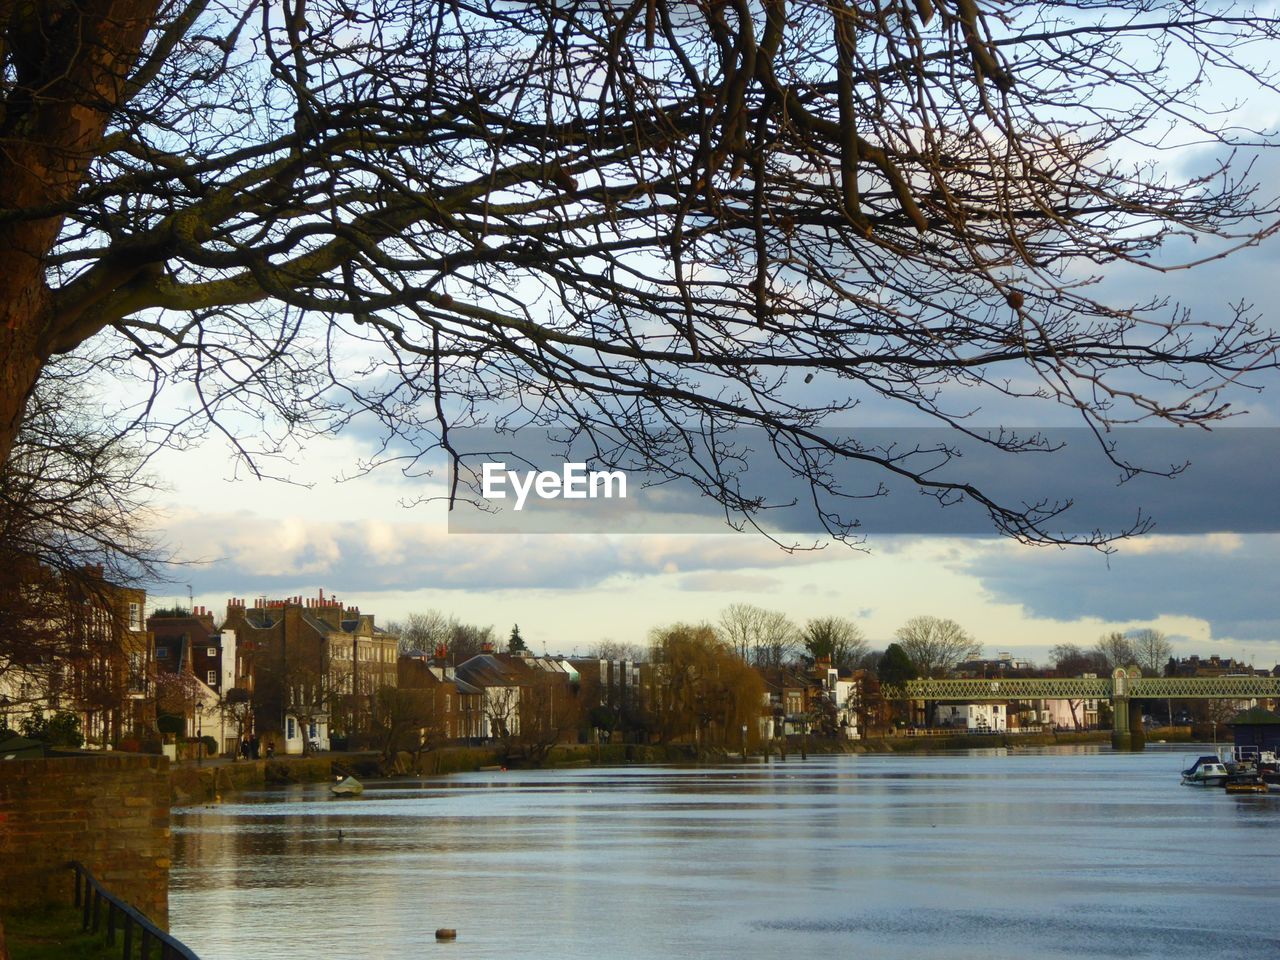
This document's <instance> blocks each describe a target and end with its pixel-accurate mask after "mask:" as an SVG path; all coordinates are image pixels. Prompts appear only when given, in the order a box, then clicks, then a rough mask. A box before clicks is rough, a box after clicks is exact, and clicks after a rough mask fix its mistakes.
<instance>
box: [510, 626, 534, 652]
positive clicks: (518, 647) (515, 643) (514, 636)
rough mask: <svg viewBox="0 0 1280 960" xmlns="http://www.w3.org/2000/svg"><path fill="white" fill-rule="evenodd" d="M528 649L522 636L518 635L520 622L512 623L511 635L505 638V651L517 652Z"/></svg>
mask: <svg viewBox="0 0 1280 960" xmlns="http://www.w3.org/2000/svg"><path fill="white" fill-rule="evenodd" d="M528 649H529V648H528V646H526V645H525V642H524V637H522V636H520V624H518V623H516V624H512V626H511V636H510V637H508V638H507V653H519V652H520V651H522V650H528Z"/></svg>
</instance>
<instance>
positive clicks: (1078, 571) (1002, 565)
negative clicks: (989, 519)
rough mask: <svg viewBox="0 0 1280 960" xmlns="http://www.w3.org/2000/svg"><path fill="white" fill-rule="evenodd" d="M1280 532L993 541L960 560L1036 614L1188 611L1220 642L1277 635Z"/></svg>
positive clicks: (991, 588)
mask: <svg viewBox="0 0 1280 960" xmlns="http://www.w3.org/2000/svg"><path fill="white" fill-rule="evenodd" d="M1277 561H1280V536H1277V535H1274V534H1257V535H1249V536H1239V535H1235V534H1231V535H1218V534H1211V535H1206V536H1187V537H1153V538H1150V539H1149V540H1146V539H1139V540H1135V541H1133V542H1132V543H1128V544H1125V545H1124V546H1122V547H1121V549H1120V550H1119V552H1118V553H1116V554H1115V555H1113V556H1111V557H1109V558H1108V557H1103V556H1101V555H1100V554H1097V553H1094V552H1090V551H1078V550H1066V551H1063V550H1046V549H1034V548H1025V547H1019V546H1017V545H1016V544H1011V543H995V542H988V543H987V544H986V546H984V547H979V548H976V549H974V550H972V551H970V552H967V553H965V554H962V555H960V556H959V557H958V558H957V559H956V560H955V561H953V562H954V564H955V566H956V567H957V568H958V569H960V570H962V571H963V572H965V573H967V574H970V575H972V576H974V577H976V578H977V579H978V581H979V582H980V583H981V586H982V589H983V590H984V591H985V592H986V594H987V595H988V598H989V599H990V600H992V601H995V602H1001V603H1016V604H1020V605H1022V607H1023V608H1024V611H1025V612H1026V613H1027V614H1030V615H1032V616H1035V617H1041V618H1047V619H1051V620H1057V621H1068V622H1070V621H1078V620H1085V619H1088V618H1097V619H1100V620H1103V621H1110V622H1141V621H1155V620H1157V619H1159V618H1161V617H1165V618H1177V617H1185V618H1191V619H1193V620H1202V621H1205V622H1206V623H1207V624H1208V625H1209V627H1210V630H1211V631H1212V636H1213V639H1215V640H1236V641H1246V642H1269V641H1273V640H1275V639H1276V638H1280V611H1278V610H1277V608H1276V597H1277V595H1280V563H1278V562H1277Z"/></svg>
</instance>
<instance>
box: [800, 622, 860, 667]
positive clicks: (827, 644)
mask: <svg viewBox="0 0 1280 960" xmlns="http://www.w3.org/2000/svg"><path fill="white" fill-rule="evenodd" d="M803 642H804V649H805V652H806V653H807V654H808V657H809V659H810V660H814V661H816V660H817V659H818V658H819V657H827V658H828V659H830V661H831V665H832V666H833V667H835V668H836V669H837V670H839V671H840V672H841V673H842V674H847V673H849V672H850V671H851V670H853V668H854V666H855V665H856V664H857V662H858V661H859V660H861V659H862V658H863V656H865V655H866V653H867V651H868V650H870V649H871V645H870V644H869V643H867V641H866V638H864V637H863V635H862V630H861V628H859V626H858V625H857V624H856V623H854V622H853V621H852V620H847V619H845V618H844V617H815V618H813V619H812V620H810V621H809V622H808V623H806V624H805V625H804V632H803Z"/></svg>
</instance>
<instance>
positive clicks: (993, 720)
mask: <svg viewBox="0 0 1280 960" xmlns="http://www.w3.org/2000/svg"><path fill="white" fill-rule="evenodd" d="M933 716H934V721H933V725H934V726H935V727H956V728H961V729H964V730H967V731H968V732H970V733H1004V732H1006V731H1007V730H1008V729H1009V711H1008V708H1007V707H1006V705H1005V704H1003V703H940V704H938V705H937V706H936V707H935V708H934V714H933Z"/></svg>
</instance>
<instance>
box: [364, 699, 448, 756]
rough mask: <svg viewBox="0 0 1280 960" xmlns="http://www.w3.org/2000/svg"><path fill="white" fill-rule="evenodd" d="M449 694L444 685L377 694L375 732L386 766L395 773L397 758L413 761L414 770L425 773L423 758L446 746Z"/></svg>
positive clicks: (374, 720)
mask: <svg viewBox="0 0 1280 960" xmlns="http://www.w3.org/2000/svg"><path fill="white" fill-rule="evenodd" d="M445 696H446V694H445V690H444V687H443V685H441V684H431V685H429V686H423V687H382V688H380V689H379V690H378V691H377V693H376V694H374V701H373V730H374V732H375V733H376V734H377V735H378V737H379V740H380V746H381V751H382V766H383V769H385V770H392V769H395V768H396V765H397V762H398V761H397V754H398V753H399V752H400V751H405V752H407V753H409V754H410V755H411V756H412V757H413V769H414V772H416V773H421V772H422V756H423V754H425V753H429V752H430V751H432V750H434V749H436V747H438V746H439V745H440V744H441V743H443V742H444V740H445V738H446V735H447V729H446V719H445V718H446V713H447V711H446V702H445Z"/></svg>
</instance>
